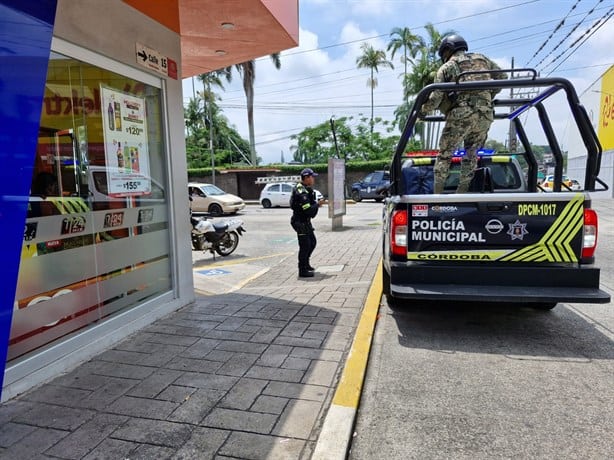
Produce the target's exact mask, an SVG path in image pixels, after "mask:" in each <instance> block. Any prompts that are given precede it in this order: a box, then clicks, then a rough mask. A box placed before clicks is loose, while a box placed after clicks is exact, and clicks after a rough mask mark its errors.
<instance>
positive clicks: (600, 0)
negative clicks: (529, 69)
mask: <svg viewBox="0 0 614 460" xmlns="http://www.w3.org/2000/svg"><path fill="white" fill-rule="evenodd" d="M601 2H603V0H598V1H597V3H596V4H595V6H594V7H593V8H592V9H591V10H590V11H589V12H588V13H586V14H585V15H584V18H582V20H581V21H580V22H579V23H578V24H576V26H575V27H574V28H573V29H571V30H570V31H569V32H568V33H567V35H565V37H563V39H562V40H561V41H559V42H558V43H557V45H556V46H555V47H554V48H552V50H550V52H549V53H548V54H546V55H545V56H544V57H543V58H542V60H541V61H539V62H538V63H537V64H536V65H535V67H539V65H540V64H541V63H542V62H544V61H545V60H546V58H548V56H550V55H551V54H552V53H554V52H555V51H556V49H557V48H558V47H559V46H561V45H562V44H563V42H564V41H565V40H567V39H568V38H569V36H570V35H571V34H572V33H574V32H575V31H576V29H577V28H578V27H580V25H581V24H582V23H583V22H584V21H585V20H586V19H587V18H588V16H590V15H591V14H592V13H593V12H594V11H595V8H596V7H597V5H599V4H600V3H601ZM551 63H552V62H550V63H549V64H551ZM549 64H547V65H549ZM547 65H546V66H547ZM544 67H545V66H544Z"/></svg>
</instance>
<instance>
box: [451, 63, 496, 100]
mask: <svg viewBox="0 0 614 460" xmlns="http://www.w3.org/2000/svg"><path fill="white" fill-rule="evenodd" d="M450 60H451V61H454V63H455V64H456V66H457V69H456V70H457V71H458V73H456V75H455V78H456V77H458V75H460V74H461V73H462V72H469V71H474V70H491V67H490V64H489V62H488V59H487V58H486V57H485V56H483V55H481V54H478V53H463V54H457V55H454V56H452V57H451V58H450ZM490 79H492V76H491V75H490V74H489V73H480V74H470V75H466V76H464V77H462V79H461V80H460V82H463V81H478V80H490ZM491 101H492V95H491V92H490V91H465V92H462V93H459V94H458V95H457V96H456V100H455V101H454V105H455V106H461V105H470V106H473V107H475V106H485V107H489V106H490V104H491Z"/></svg>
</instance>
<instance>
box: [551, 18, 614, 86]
mask: <svg viewBox="0 0 614 460" xmlns="http://www.w3.org/2000/svg"><path fill="white" fill-rule="evenodd" d="M608 13H609V15H608V16H607V17H606V16H605V15H604V16H602V17H601V18H599V19H598V20H597V21H596V22H595V23H593V25H592V26H591V27H590V28H589V29H588V30H587V31H586V32H584V34H583V35H582V36H581V37H580V38H578V39H577V40H576V41H574V42H573V43H572V44H571V45H570V46H569V48H568V50H571V48H573V47H574V46H575V45H576V44H577V43H578V42H579V41H580V40H582V38H584V40H583V41H582V43H580V44H579V45H578V48H580V47H581V46H582V45H584V43H586V41H587V40H588V39H589V38H590V37H591V36H592V35H593V34H594V33H595V32H597V31H598V30H599V29H600V28H601V27H602V26H603V25H604V24H605V23H606V22H608V21H609V20H610V19H611V18H612V16H614V7H612V8H610V10H609V11H608ZM593 28H594V29H595V30H593V31H592V32H591V29H593ZM589 32H590V33H589ZM587 34H588V35H587ZM578 48H576V49H575V50H573V51H571V52H570V53H569V54H568V55H567V57H565V59H563V60H562V61H561V62H560V63H559V65H557V66H556V67H555V68H554V69H552V70H551V71H550V72H549V73H548V75H550V74H551V73H552V72H554V71H555V70H556V69H558V68H559V67H560V66H561V65H562V64H563V63H564V62H565V61H566V60H567V59H569V58H570V56H571V55H572V54H573V53H575V52H576V51H578ZM565 52H566V51H565ZM565 52H563V53H561V54H559V55H558V56H557V57H556V58H555V59H554V60H553V61H552V62H551V64H552V63H554V62H555V61H556V60H557V59H558V58H560V57H561V56H562V55H563V54H565Z"/></svg>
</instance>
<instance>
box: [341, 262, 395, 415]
mask: <svg viewBox="0 0 614 460" xmlns="http://www.w3.org/2000/svg"><path fill="white" fill-rule="evenodd" d="M382 270H383V268H382V261H381V259H380V261H379V264H378V265H377V269H376V270H375V276H374V278H373V282H372V283H371V287H370V288H369V293H368V294H367V299H366V302H365V307H364V310H363V313H362V315H361V317H360V321H359V323H358V328H357V329H356V335H355V336H354V342H353V343H352V348H351V349H350V353H349V355H348V358H347V360H346V363H345V368H344V369H343V374H342V375H341V380H340V381H339V385H338V386H337V390H336V391H335V396H334V398H333V402H332V404H333V405H338V406H344V407H351V408H354V409H356V408H358V403H359V401H360V393H361V392H362V384H363V382H364V378H365V374H366V372H367V361H368V360H369V351H370V349H371V341H372V339H373V331H374V329H375V321H376V320H377V313H378V311H379V305H380V301H381V298H382Z"/></svg>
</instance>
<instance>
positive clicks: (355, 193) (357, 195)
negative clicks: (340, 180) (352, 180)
mask: <svg viewBox="0 0 614 460" xmlns="http://www.w3.org/2000/svg"><path fill="white" fill-rule="evenodd" d="M352 200H354V201H355V202H356V203H360V202H361V201H362V198H361V197H360V191H358V190H352Z"/></svg>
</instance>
